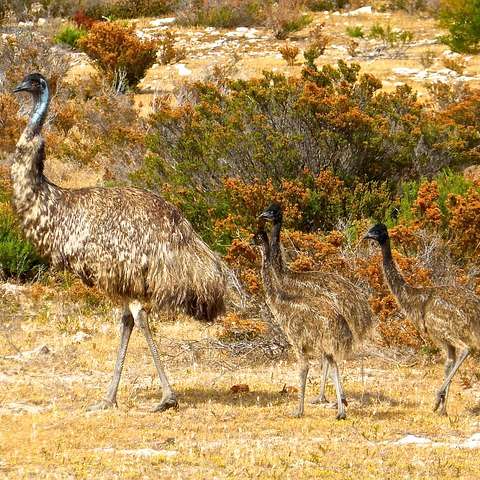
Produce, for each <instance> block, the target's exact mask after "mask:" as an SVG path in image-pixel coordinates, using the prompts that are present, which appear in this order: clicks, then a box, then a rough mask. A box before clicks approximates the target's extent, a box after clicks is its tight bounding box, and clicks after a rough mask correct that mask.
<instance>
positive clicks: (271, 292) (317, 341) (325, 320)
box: [254, 219, 353, 420]
mask: <svg viewBox="0 0 480 480" xmlns="http://www.w3.org/2000/svg"><path fill="white" fill-rule="evenodd" d="M254 241H255V243H257V244H258V245H260V247H261V253H262V280H263V287H264V290H265V297H266V301H267V305H268V307H269V308H270V311H271V312H272V315H273V316H274V318H275V320H276V321H277V322H278V324H279V325H280V326H281V328H282V329H283V331H284V332H285V334H286V336H287V338H288V340H289V342H290V343H291V344H292V346H293V349H294V351H295V354H296V356H297V359H298V364H299V367H300V368H299V387H300V388H299V394H298V407H297V409H296V410H295V412H294V416H296V417H301V416H302V415H303V413H304V401H305V386H306V382H307V376H308V371H309V368H310V360H311V359H315V358H319V357H323V358H324V359H326V361H327V362H328V364H329V367H330V369H331V370H332V377H333V382H334V385H335V390H336V394H337V419H338V420H341V419H345V418H346V413H345V405H344V404H345V401H344V398H345V396H344V393H343V388H342V384H341V381H340V373H339V371H338V365H337V361H338V360H339V359H342V358H344V357H346V356H348V355H349V354H350V353H351V350H352V345H353V334H352V332H351V330H350V327H349V325H348V323H347V322H346V321H345V318H344V317H343V316H342V315H340V314H339V313H338V311H337V310H335V308H334V307H333V306H332V305H331V304H330V303H329V302H326V301H325V298H324V297H322V296H321V295H317V294H315V293H314V292H312V291H311V290H310V289H308V288H288V285H287V284H286V283H285V282H283V281H282V279H281V276H280V278H279V276H278V275H277V274H276V272H275V270H274V268H273V258H272V256H271V249H270V242H269V239H268V235H267V233H266V231H265V220H264V219H260V220H259V225H258V231H257V233H256V234H255V237H254Z"/></svg>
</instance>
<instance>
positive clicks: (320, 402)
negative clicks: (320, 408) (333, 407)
mask: <svg viewBox="0 0 480 480" xmlns="http://www.w3.org/2000/svg"><path fill="white" fill-rule="evenodd" d="M310 403H311V404H312V405H328V404H329V403H330V402H329V401H328V400H327V397H325V395H323V397H322V396H318V397H315V398H312V399H311V400H310Z"/></svg>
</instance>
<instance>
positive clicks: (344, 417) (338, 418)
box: [335, 412, 347, 420]
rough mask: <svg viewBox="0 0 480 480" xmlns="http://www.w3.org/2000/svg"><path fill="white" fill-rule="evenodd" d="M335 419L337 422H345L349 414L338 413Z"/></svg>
mask: <svg viewBox="0 0 480 480" xmlns="http://www.w3.org/2000/svg"><path fill="white" fill-rule="evenodd" d="M335 418H336V419H337V420H345V419H346V418H347V414H346V413H345V412H340V413H337V416H336V417H335Z"/></svg>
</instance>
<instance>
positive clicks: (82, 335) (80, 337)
mask: <svg viewBox="0 0 480 480" xmlns="http://www.w3.org/2000/svg"><path fill="white" fill-rule="evenodd" d="M91 337H92V336H91V335H90V334H88V333H86V332H82V330H80V331H79V332H77V333H76V334H75V335H74V336H73V337H72V340H73V341H74V342H76V343H81V342H84V341H85V340H89V339H90V338H91Z"/></svg>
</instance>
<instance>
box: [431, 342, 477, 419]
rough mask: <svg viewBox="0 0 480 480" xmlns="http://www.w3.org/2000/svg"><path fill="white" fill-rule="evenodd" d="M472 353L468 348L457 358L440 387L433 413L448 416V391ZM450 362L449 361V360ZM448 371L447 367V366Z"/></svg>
mask: <svg viewBox="0 0 480 480" xmlns="http://www.w3.org/2000/svg"><path fill="white" fill-rule="evenodd" d="M469 353H470V350H469V349H468V348H465V349H464V350H463V351H462V353H461V354H460V356H459V357H458V358H457V360H456V362H455V363H454V364H453V366H451V367H450V368H449V372H448V374H447V375H446V376H445V380H444V381H443V384H442V386H441V387H440V390H438V392H437V397H436V400H435V405H434V407H433V411H434V412H435V411H437V410H438V409H439V410H438V413H439V414H440V415H446V414H447V407H446V406H447V396H448V390H449V387H450V382H451V381H452V378H453V376H454V375H455V373H456V372H457V370H458V369H459V368H460V365H461V364H462V363H463V362H464V361H465V359H466V358H467V357H468V354H469ZM449 354H450V352H449ZM447 362H448V360H447ZM445 369H446V366H445Z"/></svg>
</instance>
